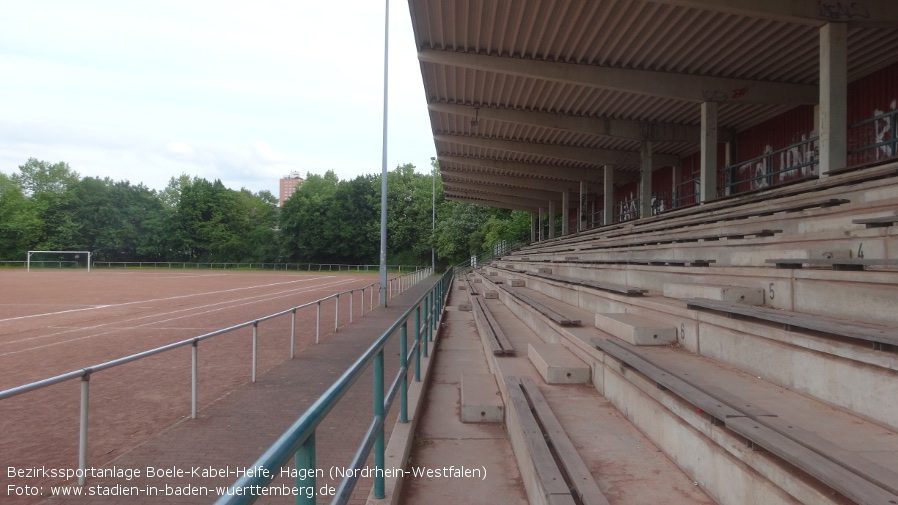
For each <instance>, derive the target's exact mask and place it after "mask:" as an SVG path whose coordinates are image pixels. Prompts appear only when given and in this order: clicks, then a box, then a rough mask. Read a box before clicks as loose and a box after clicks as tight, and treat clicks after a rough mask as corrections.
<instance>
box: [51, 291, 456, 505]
mask: <svg viewBox="0 0 898 505" xmlns="http://www.w3.org/2000/svg"><path fill="white" fill-rule="evenodd" d="M438 280H439V278H438V277H436V276H434V277H430V278H428V279H426V280H424V281H423V282H421V283H419V284H418V285H416V286H413V287H411V288H409V289H408V290H406V291H405V292H404V293H402V294H400V295H398V296H397V297H395V298H393V299H392V300H390V304H389V307H387V308H386V309H378V310H375V311H374V312H371V313H369V314H367V315H365V317H364V318H363V319H361V320H360V321H357V322H356V323H354V324H351V325H348V326H344V327H342V328H340V330H339V332H338V333H336V334H334V335H330V336H328V337H326V338H325V339H323V340H322V342H321V344H319V345H318V346H315V347H312V348H309V349H307V350H304V351H303V352H302V353H300V354H298V355H297V356H296V358H295V359H293V360H288V361H286V362H284V363H282V364H280V365H278V366H276V367H275V368H273V369H271V370H270V371H268V372H266V373H265V374H263V375H261V376H260V377H259V379H258V381H257V382H255V383H247V384H244V385H243V386H241V387H239V388H237V389H236V390H234V391H232V392H230V393H229V394H227V395H225V396H223V397H222V398H220V399H219V400H218V401H216V402H215V403H214V404H212V405H211V406H210V407H208V408H206V409H204V410H202V411H200V413H199V417H198V419H195V420H191V419H185V420H183V421H181V422H179V423H177V424H175V425H174V426H172V427H171V428H169V429H167V430H165V431H163V432H162V433H159V434H158V435H156V436H155V437H153V438H151V439H150V440H148V441H147V442H145V443H143V444H141V445H139V446H137V447H136V448H134V449H133V450H131V451H129V452H127V453H125V454H123V455H121V456H120V457H118V458H116V459H115V460H113V461H112V462H111V463H109V464H108V465H106V466H105V467H104V468H106V469H118V470H120V471H125V472H139V476H133V477H132V478H130V479H129V478H128V477H127V476H126V475H122V476H119V477H110V478H93V479H88V482H87V484H86V485H85V486H84V487H82V488H78V487H77V486H74V487H71V488H70V489H72V490H75V489H80V490H81V493H82V494H83V495H87V494H88V493H96V494H101V495H103V496H96V495H95V496H91V497H87V496H82V497H78V498H76V497H61V496H56V497H50V498H47V499H46V500H45V501H44V502H43V503H48V504H57V503H66V504H68V503H73V504H78V503H102V504H119V503H121V504H141V503H152V504H161V503H166V504H208V503H212V502H214V501H215V500H216V499H218V492H217V488H219V487H222V488H226V487H228V486H230V485H231V484H232V483H233V482H234V481H235V480H236V479H237V477H238V475H237V474H235V473H232V474H231V475H227V476H222V477H219V476H213V475H211V474H212V473H220V471H221V470H226V471H227V470H230V471H231V472H234V471H236V470H238V469H241V468H248V467H250V466H251V465H252V464H253V463H254V462H255V460H256V459H257V458H258V457H259V456H260V455H261V454H262V452H263V451H264V450H265V449H267V448H268V447H269V446H270V444H271V443H272V442H274V441H275V440H276V439H277V438H278V437H279V436H280V435H281V434H282V433H283V432H284V431H285V430H286V429H287V427H289V426H290V425H291V424H292V423H293V422H294V421H295V420H296V419H297V417H299V415H300V414H301V413H302V412H303V411H305V409H306V408H307V407H308V406H309V405H310V404H311V403H312V402H314V401H315V400H316V399H317V398H318V397H319V396H320V395H321V393H322V392H324V391H325V390H326V389H327V388H328V387H329V386H330V385H331V384H333V382H334V381H335V380H336V379H337V378H338V377H339V376H340V375H341V374H342V373H343V372H344V371H345V370H346V369H347V368H348V366H349V365H350V364H351V363H352V362H353V361H355V360H356V359H357V358H358V356H359V355H360V354H361V353H362V352H363V351H364V350H365V349H367V348H368V347H369V346H370V345H371V343H372V342H373V341H374V340H376V339H377V337H379V336H380V335H381V334H382V333H383V332H384V331H385V330H386V329H387V328H388V327H389V326H390V325H391V324H392V323H393V322H394V321H395V320H396V319H398V318H399V316H400V315H401V314H402V312H404V311H405V310H406V309H407V308H408V307H410V306H411V305H412V304H413V303H414V302H415V301H416V300H417V299H418V298H419V297H420V296H421V295H423V294H424V293H425V292H426V291H427V290H428V289H429V288H430V287H432V286H433V285H434V284H435V283H436V282H437V281H438ZM409 340H410V341H411V334H410V335H409ZM384 356H385V377H386V379H385V380H386V383H387V385H389V383H390V382H391V381H392V377H393V376H394V374H395V373H396V370H397V369H398V363H399V352H398V336H394V337H393V338H391V340H390V342H388V344H387V347H386V352H385V353H384ZM371 388H372V385H371V374H370V372H368V373H365V374H363V375H362V377H361V378H360V379H359V380H358V381H357V382H356V384H354V385H353V387H352V388H351V389H350V390H349V392H348V393H347V394H346V396H344V397H343V399H342V400H341V401H340V402H339V404H338V405H337V406H336V407H335V408H334V410H332V411H331V413H330V415H329V416H328V418H327V420H326V421H325V422H324V423H322V424H321V425H320V426H319V427H318V430H317V432H316V454H317V466H318V468H319V469H321V470H322V471H323V472H324V476H323V477H319V478H318V479H317V486H318V487H319V489H320V488H321V487H322V486H329V487H331V488H336V487H337V486H338V485H339V482H340V479H339V478H334V479H331V476H330V475H329V474H330V470H331V468H332V467H345V466H347V465H348V464H349V462H350V460H351V458H352V455H353V454H354V453H355V450H356V448H357V446H358V444H359V442H360V440H361V438H362V435H363V433H364V431H365V429H367V427H368V425H369V424H370V422H371V417H372V404H371ZM396 412H398V398H397V401H396V403H395V406H394V408H393V409H391V415H390V416H389V417H388V419H387V423H386V425H385V426H386V432H387V436H388V437H389V433H390V430H391V429H392V427H393V425H394V422H395V418H396ZM369 461H370V458H369ZM210 469H211V470H214V471H215V472H210ZM149 470H152V473H153V474H154V475H148V473H150V471H149ZM160 473H161V474H162V475H161V476H159V475H158V474H160ZM179 473H180V476H179V475H178V474H179ZM204 474H206V475H204ZM292 483H293V480H292V478H287V477H284V478H276V479H275V481H274V487H277V486H280V485H282V484H284V485H288V486H292ZM370 488H371V480H370V479H364V478H363V479H360V480H359V483H358V485H357V486H356V490H355V492H354V494H353V496H352V499H351V500H350V503H352V504H361V503H365V501H366V499H367V497H368V494H369V490H370ZM125 493H130V495H125ZM184 493H187V494H188V495H187V496H183V494H184ZM329 501H330V497H328V496H320V495H319V496H318V503H328V502H329ZM257 503H293V498H292V497H290V498H284V497H277V498H275V497H264V498H262V499H260V500H258V501H257Z"/></svg>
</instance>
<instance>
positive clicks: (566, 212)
mask: <svg viewBox="0 0 898 505" xmlns="http://www.w3.org/2000/svg"><path fill="white" fill-rule="evenodd" d="M570 211H571V192H570V191H568V190H564V191H562V192H561V234H562V235H567V234H569V233H570V232H571V230H570V226H569V224H568V218H569V217H570Z"/></svg>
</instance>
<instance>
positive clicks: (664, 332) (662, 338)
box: [595, 314, 677, 345]
mask: <svg viewBox="0 0 898 505" xmlns="http://www.w3.org/2000/svg"><path fill="white" fill-rule="evenodd" d="M595 321H596V328H599V329H600V330H602V331H604V332H606V333H609V334H611V335H614V336H615V337H617V338H619V339H621V340H624V341H626V342H629V343H631V344H633V345H668V344H672V343H675V342H676V341H677V329H676V327H674V326H670V325H667V324H664V323H659V322H658V321H654V320H652V319H649V318H646V317H642V316H637V315H635V314H596V317H595Z"/></svg>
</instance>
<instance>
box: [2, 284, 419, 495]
mask: <svg viewBox="0 0 898 505" xmlns="http://www.w3.org/2000/svg"><path fill="white" fill-rule="evenodd" d="M432 273H433V272H432V269H431V268H429V267H428V268H425V269H421V270H418V271H416V272H412V273H408V274H404V275H401V276H397V277H393V278H392V279H388V281H387V283H388V286H387V290H386V293H387V298H388V299H391V298H393V297H395V296H396V295H398V294H399V293H401V292H403V291H405V290H406V289H408V288H409V287H411V286H414V285H415V284H417V283H418V282H420V281H421V280H423V279H424V278H426V277H428V276H429V275H431V274H432ZM377 288H378V283H376V282H375V283H371V284H368V285H366V286H363V287H361V288H354V289H350V290H347V291H341V292H339V293H334V294H332V295H330V296H326V297H324V298H321V299H319V300H315V301H313V302H309V303H304V304H302V305H298V306H296V307H292V308H289V309H286V310H282V311H280V312H277V313H274V314H269V315H267V316H264V317H260V318H258V319H253V320H252V321H247V322H244V323H240V324H237V325H234V326H229V327H227V328H223V329H220V330H216V331H213V332H210V333H205V334H203V335H198V336H195V337H192V338H188V339H186V340H181V341H178V342H174V343H171V344H168V345H164V346H161V347H157V348H155V349H150V350H148V351H143V352H140V353H137V354H132V355H130V356H125V357H123V358H118V359H115V360H112V361H107V362H105V363H100V364H98V365H93V366H89V367H86V368H82V369H80V370H73V371H71V372H68V373H64V374H61V375H57V376H55V377H50V378H47V379H43V380H39V381H36V382H31V383H29V384H24V385H22V386H18V387H14V388H11V389H7V390H4V391H0V401H2V400H4V399H6V398H11V397H13V396H18V395H22V394H25V393H28V392H30V391H35V390H38V389H43V388H46V387H49V386H52V385H55V384H59V383H61V382H65V381H68V380H73V379H79V378H80V379H81V405H80V418H79V419H80V421H79V422H80V425H79V442H78V469H79V470H80V472H79V474H78V485H84V483H85V470H86V469H87V422H88V417H89V404H90V402H89V398H90V379H91V376H92V375H93V374H95V373H97V372H101V371H103V370H107V369H110V368H114V367H117V366H120V365H124V364H126V363H130V362H132V361H138V360H141V359H144V358H148V357H150V356H154V355H156V354H161V353H163V352H166V351H171V350H173V349H177V348H180V347H184V346H188V345H189V346H191V347H192V350H191V384H190V397H191V402H190V403H191V407H190V417H191V418H192V419H196V416H197V389H198V386H197V378H198V365H197V355H198V351H199V343H200V342H201V341H203V340H206V339H210V338H212V337H215V336H218V335H222V334H225V333H230V332H232V331H235V330H239V329H241V328H247V327H250V326H252V329H253V333H252V375H251V377H252V382H256V365H257V362H258V342H259V323H261V322H264V321H268V320H271V319H275V318H277V317H280V316H284V315H287V314H291V321H290V359H293V358H294V357H295V341H296V312H297V311H298V310H301V309H305V308H309V307H315V312H316V316H315V343H316V344H317V343H319V342H320V336H321V304H322V303H323V302H325V301H327V300H330V299H334V304H335V310H334V332H337V331H338V325H339V320H340V296H342V295H347V294H348V295H349V322H350V323H352V322H353V314H354V307H353V300H354V298H355V297H354V293H355V292H357V291H360V292H361V305H360V307H361V311H360V312H361V313H360V314H359V315H360V316H364V315H365V292H366V291H367V290H368V289H370V290H371V294H370V295H369V297H368V299H369V310H368V312H371V311H372V310H374V298H375V294H376V293H377Z"/></svg>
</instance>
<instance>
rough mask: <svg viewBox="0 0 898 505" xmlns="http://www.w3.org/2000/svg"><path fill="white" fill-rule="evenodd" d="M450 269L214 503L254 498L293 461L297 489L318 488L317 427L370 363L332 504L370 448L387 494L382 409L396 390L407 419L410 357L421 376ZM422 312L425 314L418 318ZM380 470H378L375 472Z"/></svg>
mask: <svg viewBox="0 0 898 505" xmlns="http://www.w3.org/2000/svg"><path fill="white" fill-rule="evenodd" d="M452 272H453V269H449V270H448V271H446V273H445V274H443V277H442V278H441V279H440V281H439V282H437V283H436V284H435V285H434V286H433V288H431V289H430V290H428V292H427V293H425V294H424V295H422V296H421V297H420V298H418V300H416V301H415V303H414V304H412V306H411V307H410V308H409V309H408V310H406V311H405V312H404V313H403V314H402V315H401V316H400V317H399V318H398V319H397V320H396V322H394V323H393V324H392V325H391V326H390V327H389V328H388V329H387V330H386V331H385V332H384V333H383V334H381V336H380V337H378V339H377V340H376V341H375V342H374V343H373V344H372V345H371V347H369V348H368V349H367V350H366V351H365V352H364V353H363V354H362V355H361V356H360V357H359V358H358V359H357V360H356V361H355V362H354V363H353V364H352V365H351V366H350V367H349V368H348V369H347V370H346V371H345V372H344V373H343V375H342V376H340V378H339V379H337V381H336V382H334V383H333V384H332V385H331V386H330V387H329V388H328V389H327V390H326V391H325V392H324V393H323V394H322V395H321V397H320V398H318V400H316V401H315V403H313V404H312V405H311V406H310V407H309V408H308V409H307V410H306V411H305V412H304V413H303V414H302V415H300V416H299V418H298V419H297V420H296V421H295V422H294V423H293V425H291V426H290V428H288V429H287V431H285V432H284V434H283V435H281V436H280V438H278V439H277V441H275V442H274V444H272V445H271V447H269V448H268V449H267V450H266V451H265V452H264V453H263V454H262V455H261V456H260V457H259V459H257V460H256V462H255V463H253V465H252V467H253V468H256V469H259V471H256V472H252V474H251V475H245V476H243V477H241V478H240V479H238V480H237V481H236V482H235V483H234V484H233V485H231V487H230V488H228V491H227V492H226V493H225V495H224V496H222V497H220V498H219V499H218V501H216V502H215V503H216V504H217V505H236V504H245V503H253V502H255V501H256V500H257V499H258V498H260V497H261V496H263V494H264V493H263V492H261V491H260V488H263V487H267V486H268V485H269V484H271V481H272V480H274V478H275V477H276V476H277V475H279V473H280V472H279V469H280V468H282V467H283V466H285V465H287V464H288V462H289V461H290V459H291V458H292V459H293V461H294V468H295V470H296V472H295V474H296V476H297V477H296V478H295V479H294V486H295V489H313V490H316V491H317V487H316V482H315V481H316V468H317V466H316V456H315V431H316V429H317V427H318V426H319V425H320V424H321V423H322V422H323V421H324V420H325V418H326V417H327V415H328V413H329V412H330V411H331V410H332V409H333V408H334V407H335V406H336V404H337V403H338V402H339V401H340V399H341V398H342V397H343V396H344V395H345V394H346V393H347V392H348V391H349V389H350V387H352V385H353V384H354V383H355V382H356V381H357V380H358V379H359V378H360V377H361V376H362V374H363V373H364V372H365V370H366V369H367V368H368V365H372V367H371V368H372V373H373V383H374V394H373V416H372V419H371V422H370V424H369V426H368V430H367V431H366V432H365V436H364V437H363V438H362V442H361V443H360V444H359V446H358V448H357V449H356V452H355V455H354V456H353V458H352V461H351V463H350V466H349V467H347V469H349V470H350V471H348V472H345V475H344V477H343V480H342V481H341V482H340V485H339V487H337V488H336V491H335V492H334V495H333V499H332V501H331V503H332V504H345V503H347V502H348V501H349V498H350V496H351V495H352V491H353V489H354V488H355V484H356V482H357V481H358V477H359V473H360V472H359V471H360V470H361V469H362V466H363V465H364V464H365V462H366V461H367V459H368V455H369V454H370V453H371V451H372V449H373V451H374V472H373V474H374V486H373V487H374V497H375V498H376V499H382V498H384V497H385V494H386V490H385V472H384V465H385V455H384V452H385V447H384V441H385V432H384V423H385V419H386V413H387V412H389V410H390V407H391V406H392V404H393V401H394V400H395V398H396V395H397V394H398V395H399V422H400V423H407V422H408V371H409V366H408V364H409V359H413V363H414V365H413V366H414V381H415V382H420V381H421V355H422V353H423V356H424V357H425V358H426V357H427V356H428V343H429V342H432V341H433V335H434V333H435V332H436V330H437V323H438V321H439V315H440V314H441V313H442V310H443V305H444V303H445V300H446V295H447V294H448V291H449V286H450V284H451V282H452V277H453V273H452ZM422 313H423V315H424V318H423V321H422V317H421V316H422ZM412 315H414V328H413V342H412V346H411V348H409V346H408V324H409V321H408V320H409V319H410V318H411V317H412ZM397 331H398V332H399V358H400V362H399V371H398V372H397V374H396V376H395V377H394V378H393V381H392V383H391V385H390V387H389V389H387V390H386V391H385V390H384V348H385V347H386V344H387V341H388V340H389V339H390V338H391V337H392V336H393V335H394V334H395V333H396V332H397ZM378 470H379V471H378ZM295 494H296V503H297V504H303V505H308V504H314V503H315V496H316V494H317V493H316V492H313V493H295Z"/></svg>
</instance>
